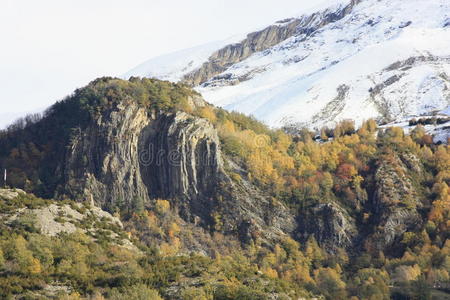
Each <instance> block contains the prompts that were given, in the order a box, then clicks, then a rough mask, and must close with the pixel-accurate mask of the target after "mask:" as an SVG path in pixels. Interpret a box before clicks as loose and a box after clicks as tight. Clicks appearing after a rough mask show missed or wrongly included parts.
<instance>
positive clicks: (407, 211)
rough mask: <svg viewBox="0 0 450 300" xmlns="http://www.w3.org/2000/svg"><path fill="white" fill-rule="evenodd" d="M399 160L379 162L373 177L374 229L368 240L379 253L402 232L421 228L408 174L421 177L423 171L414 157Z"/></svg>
mask: <svg viewBox="0 0 450 300" xmlns="http://www.w3.org/2000/svg"><path fill="white" fill-rule="evenodd" d="M401 158H402V159H401ZM401 158H400V157H395V158H394V159H393V160H386V161H381V162H380V166H379V167H378V170H377V172H376V174H375V180H376V190H375V194H374V197H373V208H374V211H373V214H374V216H376V218H375V219H376V220H375V221H376V223H377V230H376V231H375V232H374V234H373V236H372V237H371V239H372V240H373V241H374V242H375V245H376V247H377V248H378V249H380V250H384V249H386V248H387V247H389V246H392V244H393V243H394V242H396V241H397V242H398V240H399V238H401V237H402V235H403V233H405V232H406V231H409V230H414V229H415V228H418V227H420V225H421V220H422V218H421V217H420V214H419V212H418V209H420V208H421V207H422V203H421V201H420V197H419V195H418V194H417V192H416V189H415V188H414V187H413V184H412V179H411V177H410V176H408V175H407V174H417V176H420V174H421V172H422V169H421V166H420V163H419V161H418V159H417V158H415V157H414V156H409V155H406V154H405V155H403V156H402V157H401ZM408 169H409V172H408Z"/></svg>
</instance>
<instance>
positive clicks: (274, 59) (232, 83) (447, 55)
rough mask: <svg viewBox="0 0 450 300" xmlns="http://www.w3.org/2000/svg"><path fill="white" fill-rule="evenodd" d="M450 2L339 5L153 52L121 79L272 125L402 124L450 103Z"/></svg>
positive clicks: (357, 1)
mask: <svg viewBox="0 0 450 300" xmlns="http://www.w3.org/2000/svg"><path fill="white" fill-rule="evenodd" d="M449 11H450V3H449V2H448V1H445V0H433V1H428V0H413V1H402V0H394V1H386V0H382V1H378V0H363V1H361V0H351V1H338V2H337V3H336V4H334V5H333V6H331V7H328V8H326V9H322V10H318V11H316V12H313V13H310V14H305V15H302V16H298V17H294V18H290V19H286V20H282V21H279V22H277V23H275V24H273V25H271V26H269V27H267V28H265V29H263V30H260V31H257V32H253V33H250V34H248V35H247V36H246V37H245V38H244V39H242V40H240V41H238V42H236V39H235V40H231V41H224V42H216V43H212V44H208V45H206V46H204V47H197V48H194V49H189V50H186V51H181V52H178V53H174V54H169V55H167V56H163V57H159V58H155V59H152V60H149V61H147V62H145V63H144V64H142V65H140V66H138V67H137V68H135V69H133V70H132V71H130V72H129V73H127V74H126V75H125V77H128V76H142V77H156V78H161V79H166V80H171V81H183V82H185V83H188V84H190V85H192V86H194V87H195V88H196V90H197V91H199V92H200V93H201V94H202V95H203V96H204V97H205V99H206V100H207V101H209V102H211V103H213V104H215V105H218V106H221V107H223V108H225V109H228V110H235V111H239V112H242V113H246V114H252V115H254V116H255V117H256V118H258V119H259V120H262V121H264V122H266V123H267V124H268V125H271V126H275V127H279V126H285V125H293V124H295V125H299V124H300V125H306V126H308V127H310V128H318V127H321V126H323V125H332V124H334V123H336V122H337V121H339V120H342V119H347V118H351V119H354V120H356V121H357V123H361V122H362V121H363V120H366V119H369V118H376V119H378V120H382V121H388V122H391V121H396V120H399V119H401V118H406V117H411V116H420V115H424V114H430V113H436V112H439V111H441V110H443V109H445V108H446V107H448V105H449V104H450V92H449V91H450V81H449V74H450V51H449V49H448V45H449V44H450V14H449V13H448V12H449Z"/></svg>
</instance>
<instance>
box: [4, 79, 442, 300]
mask: <svg viewBox="0 0 450 300" xmlns="http://www.w3.org/2000/svg"><path fill="white" fill-rule="evenodd" d="M0 145H1V147H0V167H1V168H6V169H7V170H8V180H7V185H8V186H10V187H11V188H21V189H24V190H25V191H27V192H30V193H34V194H35V195H36V196H39V197H42V198H45V199H51V198H53V199H55V200H52V203H53V201H56V202H55V203H58V201H63V200H64V199H67V198H70V199H73V200H74V201H76V202H78V203H89V204H86V205H96V206H99V207H101V208H102V209H104V210H106V211H108V212H109V213H111V214H114V215H115V216H116V217H117V218H120V220H121V221H122V222H123V225H124V229H120V232H118V233H117V234H119V235H120V234H125V235H126V236H127V237H128V238H130V239H131V240H132V241H133V243H134V245H135V246H136V247H137V248H136V249H134V250H130V249H123V247H122V248H121V247H120V246H118V245H116V244H115V242H114V241H111V240H110V239H107V238H105V237H104V236H100V237H96V236H94V237H93V239H92V238H89V237H88V236H86V233H79V232H74V233H71V234H58V235H55V236H52V237H48V236H45V234H43V233H42V231H40V230H36V229H34V228H33V226H31V225H29V223H30V222H31V221H26V220H25V221H24V222H25V223H26V224H25V225H24V224H22V223H21V224H22V225H21V224H16V223H14V226H13V225H12V223H11V224H9V223H8V222H6V221H5V218H4V217H3V218H2V225H1V226H2V236H1V242H0V248H1V252H0V254H2V255H0V258H1V259H0V267H1V274H2V279H1V282H2V283H1V284H2V286H3V287H2V289H1V290H2V291H4V292H3V296H4V297H10V298H11V297H16V298H19V299H20V297H25V295H26V297H28V298H24V299H40V298H38V296H37V295H39V294H42V293H41V292H37V293H34V292H33V291H42V289H45V287H46V286H54V285H58V284H61V285H63V286H64V287H65V288H64V289H63V290H61V291H60V295H56V294H54V295H50V296H45V297H50V298H51V297H53V298H56V299H58V297H63V296H61V295H63V294H66V295H71V296H68V297H72V298H70V299H77V297H78V298H88V299H103V298H102V297H104V298H106V299H125V298H126V299H158V297H162V298H167V299H298V298H299V297H303V298H306V299H309V298H313V297H319V296H322V297H324V298H326V299H389V298H390V297H392V298H394V299H432V297H434V299H445V298H444V297H447V296H448V294H446V292H448V290H449V289H450V275H449V272H450V242H449V241H448V237H449V232H450V228H449V226H450V221H449V220H450V218H449V216H450V198H449V193H450V192H449V187H448V185H449V184H450V149H449V146H448V145H446V144H441V145H437V144H434V143H433V139H432V138H431V136H429V135H427V134H426V133H425V131H424V129H423V127H422V126H421V125H417V126H416V127H415V129H414V130H413V131H412V132H411V134H409V135H406V134H405V133H404V132H403V130H402V129H401V128H396V127H393V128H383V129H380V128H379V127H378V125H377V123H376V122H375V121H374V120H367V121H366V122H364V123H363V125H362V126H361V127H360V128H355V126H354V123H353V122H352V121H351V120H346V121H343V122H340V123H338V124H337V125H336V127H334V128H323V129H322V130H321V131H320V132H310V131H308V130H307V129H301V130H298V131H295V132H292V131H289V132H288V131H287V130H286V131H285V130H272V129H270V128H268V127H267V126H265V125H263V124H262V123H260V122H258V121H256V120H254V119H253V118H250V117H247V116H245V115H242V114H239V113H234V112H227V111H225V110H223V109H220V108H215V107H213V106H211V105H209V104H207V103H206V102H204V101H203V100H202V99H201V96H200V95H199V94H197V93H196V92H195V91H193V90H191V89H189V88H188V87H186V86H184V85H181V84H172V83H169V82H165V81H158V80H153V79H140V78H131V79H130V80H129V81H124V80H119V79H114V78H101V79H97V80H95V81H93V82H92V83H90V84H89V85H88V86H87V87H85V88H82V89H79V90H77V91H75V92H74V94H73V95H71V96H69V97H67V98H66V99H64V100H62V101H60V102H58V103H57V104H55V105H54V106H53V107H51V108H50V109H49V110H48V111H47V112H46V113H45V114H44V116H34V117H30V118H28V119H26V120H21V121H19V122H17V123H16V124H15V125H13V126H11V127H9V128H8V129H7V130H5V131H2V132H0ZM148 149H151V150H152V151H149V152H145V151H147V150H148ZM174 153H175V154H176V155H175V156H173V154H174ZM144 154H145V155H144ZM144 158H145V159H144ZM11 201H13V202H11ZM46 201H49V200H41V199H39V198H35V197H34V196H29V195H27V196H20V197H18V198H13V200H11V199H9V200H5V199H3V200H2V204H1V205H2V212H1V213H2V214H4V213H8V211H10V210H15V209H20V208H21V207H28V208H29V206H34V205H35V204H34V203H39V205H44V203H47V202H46ZM41 203H42V204H41ZM61 203H62V202H61ZM70 203H74V202H70ZM36 205H38V204H36ZM45 205H47V204H45ZM72 205H74V204H72ZM61 218H63V219H64V216H61ZM63 221H64V220H63ZM31 223H32V222H31ZM27 224H28V225H27ZM117 230H119V229H117ZM62 244H64V245H70V247H71V250H70V251H69V250H67V249H65V250H64V251H63V249H62V248H61V245H62ZM14 247H15V248H14ZM18 253H22V254H20V255H19V254H18ZM75 266H77V267H75ZM57 283H58V284H57ZM66 288H67V289H66ZM42 295H43V294H42ZM121 295H122V296H121ZM124 295H126V296H124ZM157 295H159V296H157ZM33 297H35V298H33ZM64 297H65V296H64ZM120 297H122V298H120ZM123 297H125V298H123ZM139 297H140V298H139ZM146 297H147V298H146ZM152 297H153V298H152ZM408 297H409V298H408ZM12 299H14V298H12ZM62 299H65V298H62Z"/></svg>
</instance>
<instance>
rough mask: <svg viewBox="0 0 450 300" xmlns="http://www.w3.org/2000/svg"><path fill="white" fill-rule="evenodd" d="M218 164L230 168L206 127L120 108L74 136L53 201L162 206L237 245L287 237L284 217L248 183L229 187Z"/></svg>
mask: <svg viewBox="0 0 450 300" xmlns="http://www.w3.org/2000/svg"><path fill="white" fill-rule="evenodd" d="M191 102H192V103H191V105H194V106H199V105H200V106H203V105H206V104H205V102H203V101H202V100H200V99H195V101H191ZM224 161H227V163H228V165H233V162H232V161H231V160H230V159H229V158H227V157H225V156H224V154H223V153H222V152H221V150H220V141H219V137H218V134H217V131H216V129H215V128H214V126H213V125H212V124H211V123H209V121H207V120H206V119H202V118H198V117H195V116H193V115H190V114H188V113H185V112H181V111H179V112H173V113H168V112H165V113H163V112H159V113H158V112H154V113H148V112H147V111H146V110H145V109H143V108H140V107H139V105H138V104H136V103H135V102H126V101H125V102H123V103H121V104H119V105H118V106H117V107H116V108H114V109H111V110H108V111H107V112H105V113H103V114H102V115H101V116H99V117H98V118H97V119H96V120H94V121H92V122H91V123H90V124H89V126H87V128H86V129H85V130H84V131H83V132H81V131H79V132H77V133H76V134H75V136H74V137H73V139H72V144H71V146H70V151H68V154H67V157H66V161H65V163H64V165H63V166H61V169H62V170H64V177H65V179H64V184H62V185H61V186H60V187H59V194H60V195H63V194H66V195H68V196H70V197H73V198H76V199H86V200H92V199H95V201H96V204H98V205H100V206H102V207H104V208H113V207H114V206H127V207H132V208H136V207H138V206H142V205H146V204H149V203H151V200H152V199H157V198H161V199H168V200H170V201H171V202H172V205H173V206H175V207H176V208H177V209H178V210H179V212H180V214H181V215H182V216H183V218H184V219H186V220H189V221H191V222H194V223H197V224H200V225H203V226H205V227H207V228H212V229H215V230H219V231H222V232H225V233H233V234H238V235H239V237H240V238H241V241H243V242H249V241H250V240H252V239H258V238H262V239H263V240H267V239H270V240H272V239H275V240H276V239H278V238H280V236H281V235H283V234H285V233H290V232H292V231H293V229H294V227H295V226H294V223H295V222H294V218H293V216H292V215H291V214H290V212H289V211H288V209H287V208H286V207H284V206H283V205H282V204H280V203H278V202H277V201H275V200H273V199H271V198H270V197H268V196H267V195H265V194H264V193H263V192H262V191H260V190H258V189H257V188H255V187H254V186H252V185H251V184H249V183H248V182H245V181H241V182H239V183H236V182H234V181H233V180H232V179H231V178H230V177H229V176H228V174H227V172H226V171H225V168H224Z"/></svg>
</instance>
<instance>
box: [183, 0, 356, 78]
mask: <svg viewBox="0 0 450 300" xmlns="http://www.w3.org/2000/svg"><path fill="white" fill-rule="evenodd" d="M360 1H361V0H352V1H350V3H349V4H348V5H347V6H345V7H343V8H342V9H339V10H337V11H330V10H325V11H321V12H317V13H314V14H311V15H307V16H303V17H301V18H293V19H288V20H283V21H280V22H278V24H276V25H272V26H269V27H267V28H265V29H263V30H260V31H257V32H253V33H250V34H248V35H247V37H246V38H245V39H244V40H243V41H241V42H239V43H236V44H231V45H227V46H225V47H224V48H222V49H219V50H218V51H216V52H214V53H213V54H212V55H211V56H210V57H209V59H208V61H207V62H205V63H203V65H202V66H201V67H200V68H198V69H197V70H194V71H192V72H190V73H188V74H186V75H185V76H184V79H183V80H184V81H185V82H186V83H188V84H190V85H192V86H197V85H200V84H202V83H205V82H207V81H208V80H210V79H212V78H213V77H214V76H216V75H218V74H220V73H222V72H224V71H225V70H227V69H228V68H229V67H230V66H232V65H233V64H236V63H238V62H241V61H243V60H245V59H246V58H248V57H250V56H251V55H252V54H254V53H256V52H260V51H264V50H266V49H269V48H271V47H273V46H275V45H277V44H279V43H281V42H282V41H284V40H286V39H288V38H290V37H292V36H294V35H296V36H302V37H303V38H306V37H308V36H311V35H313V34H314V32H316V31H317V30H319V29H320V28H322V27H324V26H326V25H327V24H330V23H332V22H335V21H337V20H340V19H342V18H343V17H345V16H346V15H347V14H348V13H349V12H350V11H351V10H352V8H353V7H354V6H355V5H357V4H358V3H359V2H360Z"/></svg>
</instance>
